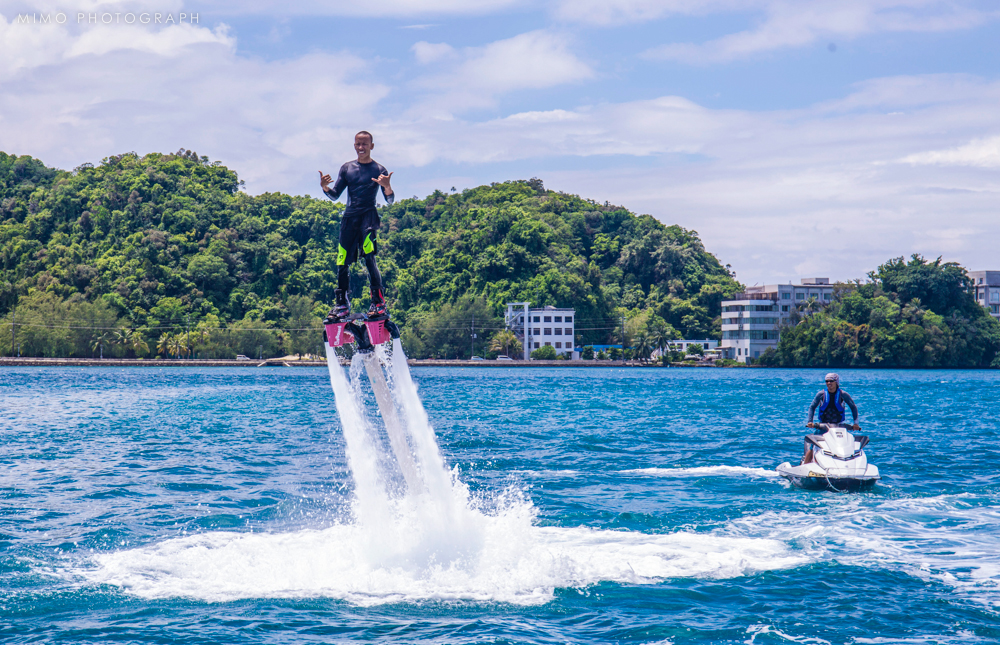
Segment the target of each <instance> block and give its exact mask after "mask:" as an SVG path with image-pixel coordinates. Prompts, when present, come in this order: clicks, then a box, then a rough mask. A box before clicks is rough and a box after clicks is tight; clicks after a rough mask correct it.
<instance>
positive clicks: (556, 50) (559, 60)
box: [415, 31, 593, 118]
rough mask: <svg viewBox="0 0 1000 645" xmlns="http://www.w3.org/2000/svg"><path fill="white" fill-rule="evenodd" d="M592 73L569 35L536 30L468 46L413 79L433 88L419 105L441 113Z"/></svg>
mask: <svg viewBox="0 0 1000 645" xmlns="http://www.w3.org/2000/svg"><path fill="white" fill-rule="evenodd" d="M418 56H419V54H418ZM591 77H593V71H592V70H591V69H590V66H589V65H587V64H586V63H584V62H583V61H581V60H580V59H579V58H577V57H576V55H574V54H573V53H572V52H571V51H570V50H569V41H568V39H567V38H566V37H564V36H561V35H558V34H553V33H550V32H547V31H532V32H528V33H524V34H519V35H517V36H514V37H513V38H507V39H504V40H498V41H495V42H492V43H489V44H488V45H485V46H483V47H469V48H465V49H463V50H461V52H460V53H459V54H458V56H457V60H456V62H455V63H454V64H453V65H452V66H451V67H450V68H448V69H447V70H445V71H443V72H441V73H438V74H434V75H431V76H425V77H421V78H418V79H417V80H416V81H415V85H416V86H417V87H418V88H421V89H423V90H428V91H429V93H428V94H427V96H426V97H425V100H424V102H423V103H422V104H421V105H420V106H418V107H417V111H418V112H421V113H426V114H434V115H436V118H442V117H446V116H447V115H451V114H455V113H458V112H462V111H464V110H467V109H469V108H475V107H485V106H490V105H493V103H494V100H495V97H496V96H498V95H501V94H504V93H507V92H512V91H517V90H528V89H544V88H549V87H555V86H557V85H562V84H565V83H573V82H578V81H582V80H585V79H589V78H591Z"/></svg>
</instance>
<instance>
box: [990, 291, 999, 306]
mask: <svg viewBox="0 0 1000 645" xmlns="http://www.w3.org/2000/svg"><path fill="white" fill-rule="evenodd" d="M997 303H1000V291H991V292H990V304H997Z"/></svg>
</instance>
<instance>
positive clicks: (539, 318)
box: [531, 316, 542, 322]
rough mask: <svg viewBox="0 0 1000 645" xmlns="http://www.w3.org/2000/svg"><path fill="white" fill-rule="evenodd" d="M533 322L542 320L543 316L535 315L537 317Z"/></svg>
mask: <svg viewBox="0 0 1000 645" xmlns="http://www.w3.org/2000/svg"><path fill="white" fill-rule="evenodd" d="M531 322H542V318H541V316H535V319H534V320H532V321H531Z"/></svg>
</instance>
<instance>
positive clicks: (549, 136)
mask: <svg viewBox="0 0 1000 645" xmlns="http://www.w3.org/2000/svg"><path fill="white" fill-rule="evenodd" d="M901 88H908V90H909V91H908V94H909V96H910V100H908V101H907V100H905V96H906V95H907V92H901V91H900V90H901ZM952 90H955V91H954V92H953V91H952ZM933 97H937V100H934V98H933ZM998 100H1000V83H990V82H985V81H982V80H981V79H980V80H976V79H974V78H972V77H969V76H958V77H952V76H946V75H931V76H921V77H904V78H887V79H881V80H873V81H869V82H867V83H864V84H862V85H861V86H859V88H858V89H857V91H856V92H855V93H854V94H852V95H851V96H848V97H845V98H844V99H842V100H840V101H835V102H828V103H823V104H819V105H816V106H812V107H809V108H806V109H800V110H784V111H765V112H750V111H745V110H713V109H708V108H705V107H703V106H700V105H697V104H695V103H693V102H691V101H689V100H686V99H684V98H681V97H663V98H660V99H655V100H647V101H633V102H627V103H618V104H613V103H609V104H599V105H592V106H584V107H580V108H577V109H571V110H567V109H555V110H546V111H529V112H523V113H519V114H514V115H510V116H507V117H504V118H499V119H493V120H490V121H486V122H479V123H476V122H469V121H463V120H459V119H451V120H432V119H423V120H418V121H411V122H395V123H392V124H385V127H384V128H383V129H384V130H385V135H384V137H385V138H386V139H387V140H393V141H396V142H397V143H399V144H400V145H394V147H393V151H392V154H391V156H389V157H388V163H390V164H392V165H394V166H395V167H401V168H404V169H405V168H406V167H407V166H409V167H410V168H411V169H410V170H409V171H406V170H404V171H401V172H400V173H399V177H400V179H401V180H402V178H403V177H407V176H408V175H409V176H413V175H414V174H417V175H419V176H421V177H422V180H421V181H423V182H424V185H426V186H431V185H434V186H435V187H440V186H445V183H447V182H449V181H452V182H453V180H452V179H451V177H453V176H454V172H455V171H454V167H455V166H454V165H446V168H449V169H448V170H445V172H446V173H451V174H448V175H446V176H443V177H442V178H441V180H440V181H439V182H437V183H435V182H434V180H433V172H434V170H433V168H434V164H436V163H438V162H448V163H453V162H457V163H459V164H461V166H460V167H462V168H465V169H467V170H468V169H475V168H481V169H484V168H485V169H488V168H489V166H485V167H484V165H483V164H504V165H502V166H497V167H499V168H505V169H507V170H503V171H502V172H504V173H509V172H510V170H509V168H510V165H511V164H512V163H515V162H516V165H517V167H518V168H520V169H521V170H519V171H516V174H515V175H513V176H506V175H501V176H497V174H495V173H496V171H493V173H492V174H491V173H490V171H488V170H480V171H477V172H480V173H485V174H484V176H482V178H481V179H480V181H481V182H484V181H499V180H503V179H513V178H527V177H530V176H540V177H542V178H543V179H544V180H545V182H546V185H547V186H549V187H552V188H557V189H562V190H567V191H569V192H574V193H578V194H581V195H583V196H585V197H589V198H593V199H596V200H598V201H602V202H603V201H605V200H610V201H611V202H613V203H619V204H623V205H625V206H627V207H629V208H631V209H633V210H636V211H639V212H645V213H650V214H653V215H655V216H656V217H658V218H659V219H661V220H662V221H664V222H667V223H679V224H681V225H683V226H686V227H689V228H693V229H695V230H698V231H699V232H700V233H701V234H702V236H703V237H704V239H705V240H706V244H707V245H708V248H709V249H710V250H712V251H713V252H714V253H716V254H717V255H718V256H719V257H720V258H721V259H722V260H723V261H725V262H729V263H732V264H733V265H734V266H735V267H736V268H737V269H738V270H739V271H740V275H741V277H742V278H743V279H749V280H750V281H751V282H754V281H758V280H759V281H761V282H765V281H767V282H771V281H774V280H785V279H793V280H794V279H797V278H798V277H801V276H800V275H798V270H797V269H796V267H808V268H809V271H810V272H811V273H814V272H819V274H820V275H828V276H829V277H832V278H835V279H836V278H840V279H849V278H855V277H863V276H864V274H865V272H866V271H868V270H870V269H873V268H875V267H876V266H877V265H878V264H879V263H881V262H884V261H885V260H886V259H888V258H890V257H894V256H899V255H902V256H908V255H909V254H910V253H913V252H920V253H923V254H925V255H928V256H932V257H936V256H937V255H940V254H944V255H945V256H946V258H947V259H956V260H959V261H963V262H966V263H968V264H969V265H970V268H982V267H983V266H985V265H987V264H989V263H990V262H993V263H995V259H994V258H993V255H992V254H993V253H994V251H993V249H992V248H988V246H987V245H984V244H983V240H985V239H996V238H997V237H1000V223H997V221H996V216H995V212H996V204H997V203H998V200H1000V177H998V176H997V175H996V173H995V171H994V170H986V169H983V170H981V169H979V168H975V167H972V168H968V167H962V166H956V165H951V166H942V165H933V166H931V165H926V164H927V163H934V164H943V163H944V162H945V161H948V162H950V163H958V162H959V161H962V162H967V161H970V160H973V161H975V162H976V163H977V164H978V165H979V166H982V167H992V166H991V164H992V163H993V162H994V160H995V159H1000V157H997V156H991V155H997V154H998V153H997V152H996V147H997V146H998V139H997V138H994V139H984V140H980V141H977V142H975V144H974V145H973V144H970V145H969V146H960V147H959V148H956V149H954V150H952V149H950V148H948V146H949V145H952V146H953V145H954V142H955V141H969V140H970V139H972V138H975V133H981V132H984V131H987V132H989V131H993V132H996V131H1000V113H997V111H996V110H995V105H996V104H997V101H998ZM901 107H902V108H903V110H902V111H900V108H901ZM970 135H971V136H970ZM939 148H940V149H944V150H945V153H947V154H948V155H952V154H953V153H954V155H953V156H948V157H946V158H945V160H939V159H937V158H934V159H933V161H932V160H931V158H924V157H920V156H919V155H920V154H923V151H926V150H928V149H939ZM959 151H960V152H959ZM911 157H915V158H916V160H919V161H920V162H921V163H915V162H914V158H911ZM567 158H570V159H577V160H579V159H582V158H590V159H591V161H590V163H589V164H588V165H589V166H591V167H592V169H585V170H569V169H565V170H559V169H558V168H560V167H561V164H560V162H559V161H558V160H560V159H567ZM899 159H905V160H907V161H908V162H909V163H906V164H900V163H898V162H897V161H896V160H899ZM573 165H574V166H578V165H579V163H578V162H574V163H573ZM421 167H426V168H427V170H426V171H421V170H420V168H421ZM554 168H555V169H554ZM445 177H447V178H445ZM442 182H443V183H442ZM438 184H440V185H438ZM451 185H452V184H451V183H447V186H445V187H448V186H451ZM957 222H961V223H960V224H958V225H956V223H957Z"/></svg>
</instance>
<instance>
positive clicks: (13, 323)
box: [10, 309, 21, 356]
mask: <svg viewBox="0 0 1000 645" xmlns="http://www.w3.org/2000/svg"><path fill="white" fill-rule="evenodd" d="M12 313H13V315H12V316H11V319H10V355H11V356H13V355H14V347H16V346H17V309H15V310H14V311H13V312H12ZM17 355H18V356H20V355H21V352H18V353H17Z"/></svg>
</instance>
